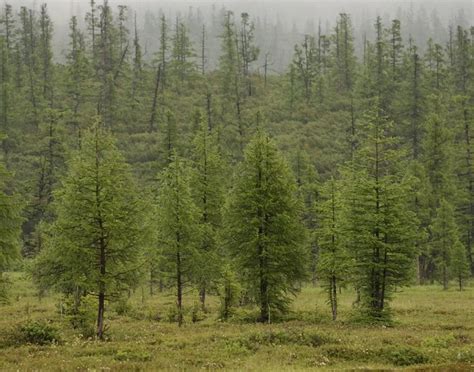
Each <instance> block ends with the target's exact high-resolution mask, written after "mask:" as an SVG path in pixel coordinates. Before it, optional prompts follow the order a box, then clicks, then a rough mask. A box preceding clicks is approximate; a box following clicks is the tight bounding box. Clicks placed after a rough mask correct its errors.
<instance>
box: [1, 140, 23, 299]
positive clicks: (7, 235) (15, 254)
mask: <svg viewBox="0 0 474 372" xmlns="http://www.w3.org/2000/svg"><path fill="white" fill-rule="evenodd" d="M1 139H2V138H1V137H0V140H1ZM8 178H9V177H8V174H7V171H6V170H5V167H4V166H3V164H2V163H0V303H3V302H7V300H8V296H7V287H8V282H7V280H6V278H4V277H3V273H4V272H5V271H6V270H8V269H9V268H10V265H11V264H12V262H13V261H15V260H17V259H19V258H20V232H21V231H20V227H21V223H22V218H21V214H20V213H21V208H20V207H19V204H18V201H17V199H16V197H15V196H14V195H10V193H9V192H7V185H6V181H7V179H8Z"/></svg>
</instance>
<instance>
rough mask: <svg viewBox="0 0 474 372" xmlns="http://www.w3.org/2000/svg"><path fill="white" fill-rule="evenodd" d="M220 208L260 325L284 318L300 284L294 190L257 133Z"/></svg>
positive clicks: (302, 254) (302, 256) (271, 147)
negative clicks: (281, 315)
mask: <svg viewBox="0 0 474 372" xmlns="http://www.w3.org/2000/svg"><path fill="white" fill-rule="evenodd" d="M237 175H238V176H237V177H236V180H235V184H234V187H233V189H232V192H231V194H230V196H229V200H228V203H227V208H226V234H225V235H226V237H227V239H226V241H227V247H228V249H229V252H230V255H231V257H232V258H233V259H235V262H236V265H237V269H238V270H239V271H240V273H241V276H242V281H243V282H244V283H245V284H246V285H247V286H248V288H249V290H250V293H251V296H252V297H253V298H254V299H255V300H256V302H257V303H258V305H259V308H260V317H259V320H260V321H261V322H270V320H271V316H272V315H274V314H275V313H278V312H285V311H286V310H287V306H288V304H289V302H290V295H292V294H294V293H295V292H296V291H297V288H298V285H299V283H300V281H301V280H303V279H304V278H305V263H306V262H307V252H306V251H305V249H304V244H303V243H304V238H305V230H304V228H303V226H302V224H301V220H300V212H301V206H300V205H299V202H298V199H297V198H296V197H295V190H296V185H295V182H294V179H293V177H292V175H291V173H290V170H289V168H288V164H287V163H286V161H284V160H283V159H282V157H281V155H280V154H279V153H278V150H277V148H276V146H275V144H274V143H273V141H272V140H271V139H270V138H269V137H268V135H266V134H264V133H261V132H258V133H257V135H256V136H255V137H254V138H253V139H252V141H251V142H250V143H249V145H248V147H247V149H246V152H245V159H244V161H243V162H242V164H241V165H240V167H239V168H238V170H237Z"/></svg>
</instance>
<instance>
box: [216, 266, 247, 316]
mask: <svg viewBox="0 0 474 372" xmlns="http://www.w3.org/2000/svg"><path fill="white" fill-rule="evenodd" d="M241 290H242V289H241V287H240V285H239V282H238V281H237V277H236V275H235V272H234V271H233V270H232V268H231V266H230V265H228V264H227V265H225V266H224V269H223V270H222V278H221V283H220V286H219V297H220V301H221V307H220V311H219V318H220V319H223V320H227V319H229V318H230V317H232V315H233V314H234V307H235V306H236V305H237V304H238V302H239V299H240V295H241Z"/></svg>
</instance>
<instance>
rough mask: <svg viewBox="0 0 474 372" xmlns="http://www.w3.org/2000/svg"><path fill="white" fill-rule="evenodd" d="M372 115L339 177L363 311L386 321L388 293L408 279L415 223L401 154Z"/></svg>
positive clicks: (384, 125) (386, 129)
mask: <svg viewBox="0 0 474 372" xmlns="http://www.w3.org/2000/svg"><path fill="white" fill-rule="evenodd" d="M376 110H378V111H375V112H372V113H371V114H369V115H368V116H367V117H366V119H365V120H366V123H365V124H366V137H365V138H364V139H363V140H362V144H361V147H360V149H359V150H358V151H357V152H356V154H355V159H354V160H353V161H352V162H351V163H350V164H349V167H348V169H347V170H346V171H345V173H344V181H343V182H344V188H343V194H344V195H345V197H344V202H343V203H344V209H345V211H344V217H343V218H344V222H343V225H344V229H345V231H346V233H345V235H346V236H345V240H346V244H347V247H348V249H349V252H351V255H352V258H353V260H354V269H353V275H354V282H355V285H356V288H358V290H360V294H361V297H362V305H363V306H362V308H363V311H364V312H366V313H367V315H368V316H369V317H373V318H386V316H385V315H384V312H385V311H386V310H387V304H388V300H389V299H390V296H391V294H392V293H393V292H394V290H395V289H396V288H397V287H399V286H402V285H406V284H408V283H409V281H410V279H411V277H412V270H413V261H414V258H415V257H416V254H417V252H416V250H415V241H416V239H417V220H416V216H415V214H414V213H413V212H412V211H411V210H410V208H409V204H408V202H409V199H408V196H409V195H410V190H411V184H410V180H409V179H407V178H406V177H404V172H403V169H402V164H401V155H402V154H401V152H400V150H398V149H397V148H396V146H395V141H394V138H392V137H390V136H389V135H388V133H389V131H390V128H391V126H390V123H389V122H388V121H387V119H386V118H384V117H383V116H381V114H380V112H379V111H380V109H379V108H376Z"/></svg>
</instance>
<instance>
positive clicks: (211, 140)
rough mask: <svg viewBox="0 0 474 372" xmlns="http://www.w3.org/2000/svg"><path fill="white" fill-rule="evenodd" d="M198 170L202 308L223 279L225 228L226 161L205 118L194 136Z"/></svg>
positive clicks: (196, 194)
mask: <svg viewBox="0 0 474 372" xmlns="http://www.w3.org/2000/svg"><path fill="white" fill-rule="evenodd" d="M193 160H194V162H193V165H194V172H193V177H192V184H193V189H192V194H193V196H194V200H195V202H196V206H197V207H198V209H199V214H200V218H199V226H200V229H201V235H200V237H201V242H200V243H199V247H198V248H199V250H200V254H199V259H200V262H199V264H198V265H197V271H196V275H197V277H196V280H197V281H198V283H199V284H198V285H199V294H200V300H201V304H202V307H203V308H205V301H206V292H207V291H208V290H209V287H211V286H212V285H214V284H215V283H216V282H217V280H218V279H219V271H220V270H219V266H220V265H219V264H220V258H219V252H218V239H217V238H218V233H219V231H220V229H221V228H222V205H223V203H224V187H225V180H224V162H223V160H222V158H221V156H220V154H219V149H218V144H217V136H216V135H215V133H214V132H211V131H210V129H209V128H208V125H207V123H206V122H204V121H203V120H202V119H201V122H200V128H199V131H198V133H197V135H196V137H195V139H194V151H193Z"/></svg>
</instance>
